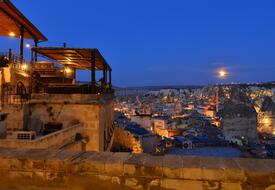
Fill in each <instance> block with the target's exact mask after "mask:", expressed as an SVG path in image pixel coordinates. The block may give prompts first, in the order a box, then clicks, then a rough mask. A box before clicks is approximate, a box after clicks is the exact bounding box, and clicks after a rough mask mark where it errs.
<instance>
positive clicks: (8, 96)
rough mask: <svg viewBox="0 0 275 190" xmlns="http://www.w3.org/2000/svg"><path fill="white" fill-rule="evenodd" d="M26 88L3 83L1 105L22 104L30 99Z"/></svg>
mask: <svg viewBox="0 0 275 190" xmlns="http://www.w3.org/2000/svg"><path fill="white" fill-rule="evenodd" d="M28 91H29V90H28V89H27V88H26V87H24V85H23V86H12V85H7V84H5V85H3V92H2V98H1V99H2V105H5V104H7V105H23V104H24V103H26V102H27V101H28V100H29V99H30V95H29V93H28Z"/></svg>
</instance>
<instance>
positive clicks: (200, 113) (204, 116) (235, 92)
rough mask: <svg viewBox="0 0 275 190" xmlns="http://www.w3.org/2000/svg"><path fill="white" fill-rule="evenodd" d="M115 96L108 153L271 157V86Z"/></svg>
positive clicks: (274, 124) (122, 91)
mask: <svg viewBox="0 0 275 190" xmlns="http://www.w3.org/2000/svg"><path fill="white" fill-rule="evenodd" d="M116 97H117V98H116V104H115V121H116V123H117V126H118V127H119V132H118V134H119V135H117V136H116V137H115V140H114V147H113V149H114V150H113V151H133V152H136V153H140V152H150V153H154V154H176V155H194V156H213V157H254V158H274V157H275V103H274V101H275V83H274V82H269V83H255V84H220V85H209V86H176V87H144V88H118V89H117V90H116ZM121 139H124V141H122V140H121ZM116 141H117V142H118V143H117V146H115V142H116ZM121 142H123V143H121Z"/></svg>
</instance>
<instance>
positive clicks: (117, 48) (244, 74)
mask: <svg viewBox="0 0 275 190" xmlns="http://www.w3.org/2000/svg"><path fill="white" fill-rule="evenodd" d="M12 2H13V3H14V4H15V5H16V6H17V7H18V9H19V10H21V11H22V12H23V13H24V14H25V15H26V16H27V18H29V19H30V20H31V21H32V22H33V23H34V24H35V25H36V26H37V27H38V28H39V29H40V30H41V31H42V32H43V33H44V34H45V35H46V36H47V37H48V39H49V41H48V42H46V43H43V45H45V46H61V45H62V43H63V42H67V46H70V47H96V48H98V49H99V50H100V51H101V53H102V54H103V55H104V56H105V58H106V59H107V61H108V62H109V64H110V65H111V66H112V68H113V70H114V72H113V73H114V74H113V81H114V82H113V83H114V84H115V85H117V86H146V85H185V84H209V83H216V82H257V81H272V80H275V74H274V73H275V11H274V7H275V1H274V0H170V1H167V0H115V1H114V0H78V1H75V0H35V1H34V0H24V1H22V0H12ZM18 42H19V41H18V40H17V39H10V38H2V37H1V43H0V51H3V49H4V50H5V49H7V47H13V48H17V50H18V49H19V48H18ZM41 45H42V44H41ZM221 67H224V68H227V69H228V70H229V71H230V76H229V77H228V79H227V80H225V81H221V80H219V79H217V78H216V77H215V74H214V73H215V70H216V69H218V68H221ZM87 76H89V74H87V73H83V75H82V76H79V78H80V79H81V80H83V79H87V78H86V77H87Z"/></svg>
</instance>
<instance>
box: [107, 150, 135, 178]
mask: <svg viewBox="0 0 275 190" xmlns="http://www.w3.org/2000/svg"><path fill="white" fill-rule="evenodd" d="M129 156H130V153H120V152H117V153H114V154H112V155H111V156H110V157H109V158H108V159H107V160H106V162H105V172H106V173H107V174H108V175H114V176H115V175H117V176H121V175H123V163H124V162H125V161H126V160H127V159H128V158H129Z"/></svg>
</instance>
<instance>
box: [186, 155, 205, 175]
mask: <svg viewBox="0 0 275 190" xmlns="http://www.w3.org/2000/svg"><path fill="white" fill-rule="evenodd" d="M182 174H183V178H184V179H190V180H201V179H202V167H201V158H200V157H193V156H186V157H182Z"/></svg>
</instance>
